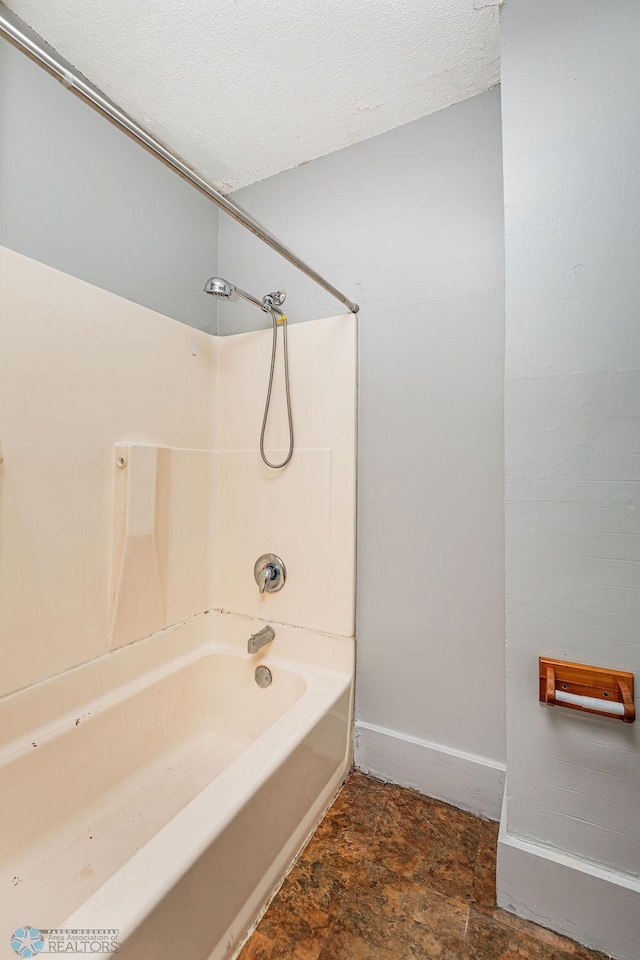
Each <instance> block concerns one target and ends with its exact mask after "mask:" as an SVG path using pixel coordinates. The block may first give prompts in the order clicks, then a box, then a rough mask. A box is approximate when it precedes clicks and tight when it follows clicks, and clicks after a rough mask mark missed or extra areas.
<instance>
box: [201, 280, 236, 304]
mask: <svg viewBox="0 0 640 960" xmlns="http://www.w3.org/2000/svg"><path fill="white" fill-rule="evenodd" d="M235 289H236V288H235V287H234V286H233V284H232V283H229V281H228V280H223V279H222V277H209V279H208V280H207V282H206V283H205V285H204V292H205V293H211V294H213V296H214V297H224V298H225V299H226V300H228V299H229V298H230V297H231V294H232V293H233V292H234V290H235Z"/></svg>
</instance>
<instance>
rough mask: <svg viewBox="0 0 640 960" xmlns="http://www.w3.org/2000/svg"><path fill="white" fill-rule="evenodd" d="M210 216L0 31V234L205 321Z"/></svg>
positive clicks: (102, 283) (208, 208)
mask: <svg viewBox="0 0 640 960" xmlns="http://www.w3.org/2000/svg"><path fill="white" fill-rule="evenodd" d="M2 9H3V13H4V12H5V9H4V8H2ZM217 224H218V211H217V208H216V207H214V206H213V204H211V203H210V202H209V201H208V200H206V199H205V198H204V197H202V196H201V195H200V194H198V193H197V192H196V191H195V190H194V189H193V188H192V187H190V186H189V185H188V184H187V183H185V182H184V181H182V180H181V179H180V178H179V177H178V176H176V175H175V174H173V173H171V171H169V170H168V169H167V168H165V167H164V166H163V165H162V164H161V163H160V161H158V160H156V159H155V158H154V157H152V156H151V155H150V154H148V153H147V152H146V151H145V150H143V149H142V148H141V147H139V146H137V145H136V144H135V143H133V141H131V140H130V139H129V138H128V137H127V136H125V135H124V134H123V133H121V132H120V131H118V130H117V129H116V128H115V127H114V126H112V125H111V124H110V123H108V122H107V121H106V120H105V119H103V118H102V117H100V116H99V115H98V114H96V113H95V112H94V111H93V110H92V109H91V108H90V107H88V106H87V105H86V104H84V103H82V102H81V101H80V100H78V99H77V98H76V97H74V96H73V95H71V94H70V93H69V92H68V91H67V90H65V89H64V87H63V86H62V85H61V84H60V83H58V82H57V81H56V80H54V79H53V78H52V77H50V76H49V75H48V74H47V73H45V72H44V71H43V70H42V69H41V68H40V67H38V66H36V65H35V64H34V63H32V62H31V61H30V60H28V59H27V58H26V57H25V56H24V55H23V54H21V53H20V52H19V51H17V50H16V49H14V48H13V47H12V46H11V45H10V44H9V43H8V42H7V41H5V40H0V244H2V245H3V246H7V247H10V248H11V249H13V250H16V251H18V252H19V253H23V254H25V255H26V256H28V257H32V258H33V259H35V260H40V261H42V262H43V263H47V264H49V265H50V266H52V267H56V268H57V269H59V270H62V271H64V272H66V273H69V274H71V275H73V276H75V277H79V278H81V279H82V280H87V281H88V282H89V283H93V284H96V285H97V286H99V287H102V288H104V289H105V290H110V291H112V292H113V293H117V294H120V295H121V296H123V297H127V298H128V299H129V300H134V301H136V302H137V303H141V304H144V305H145V306H147V307H151V308H152V309H153V310H157V311H159V312H160V313H164V314H167V315H168V316H171V317H175V318H176V319H177V320H182V321H184V322H185V323H189V324H191V325H193V326H195V327H199V328H200V329H202V330H209V331H210V332H213V330H214V329H215V317H216V305H215V304H214V303H213V302H212V298H211V297H206V296H205V295H203V293H202V286H203V283H204V281H205V280H206V278H207V277H208V276H210V275H211V274H212V273H214V272H215V265H216V259H217V234H218V227H217Z"/></svg>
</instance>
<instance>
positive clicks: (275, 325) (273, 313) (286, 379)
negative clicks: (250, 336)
mask: <svg viewBox="0 0 640 960" xmlns="http://www.w3.org/2000/svg"><path fill="white" fill-rule="evenodd" d="M270 313H271V319H272V321H273V340H272V346H271V369H270V371H269V387H268V389H267V399H266V402H265V405H264V416H263V418H262V429H261V431H260V456H261V457H262V459H263V460H264V462H265V463H266V465H267V466H268V467H271V468H272V469H273V470H281V469H282V467H286V465H287V464H288V463H289V460H291V457H292V456H293V419H292V417H291V391H290V390H289V351H288V349H287V318H286V317H284V319H283V320H282V324H281V326H282V346H283V351H284V387H285V392H286V395H287V417H288V419H289V452H288V454H287V456H286V458H285V459H284V460H283V461H282V463H271V462H270V461H269V460H267V457H266V454H265V452H264V434H265V431H266V429H267V420H268V418H269V406H270V404H271V390H272V387H273V372H274V370H275V367H276V349H277V346H278V314H277V313H276V311H275V310H271V311H270Z"/></svg>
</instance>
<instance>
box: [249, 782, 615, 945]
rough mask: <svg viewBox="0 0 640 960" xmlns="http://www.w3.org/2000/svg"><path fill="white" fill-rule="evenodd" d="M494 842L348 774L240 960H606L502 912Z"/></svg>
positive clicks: (418, 799) (489, 833) (492, 835)
mask: <svg viewBox="0 0 640 960" xmlns="http://www.w3.org/2000/svg"><path fill="white" fill-rule="evenodd" d="M497 834H498V826H497V824H495V823H488V822H486V821H484V820H478V819H477V818H476V817H472V816H471V815H470V814H468V813H463V811H462V810H457V809H456V808H455V807H450V806H447V805H446V804H444V803H439V802H438V801H436V800H429V799H427V798H426V797H422V796H420V795H419V794H417V793H414V792H413V791H412V790H405V789H403V788H401V787H394V786H392V785H390V784H385V783H380V782H379V781H377V780H373V779H372V778H370V777H365V776H363V775H362V774H359V773H353V774H352V775H351V777H350V778H349V780H348V781H347V783H346V784H345V787H344V789H343V790H342V792H341V793H340V795H339V796H338V798H337V800H336V801H335V803H334V804H333V806H332V807H331V809H330V810H329V811H328V813H327V815H326V817H325V818H324V820H323V821H322V823H321V824H320V826H319V827H318V829H317V830H316V832H315V835H314V836H313V838H312V840H311V842H310V843H309V845H308V846H307V848H306V849H305V850H304V852H303V853H302V856H301V857H300V859H299V861H298V863H297V864H296V865H295V867H294V868H293V869H292V871H291V873H290V874H289V875H288V877H287V879H286V880H285V882H284V884H283V886H282V887H281V889H280V891H279V893H278V894H277V896H276V897H275V899H274V900H273V902H272V903H271V906H270V907H269V909H268V910H267V912H266V913H265V915H264V917H263V918H262V920H261V921H260V924H259V926H258V928H257V930H256V932H255V933H254V935H253V936H252V938H251V939H250V940H249V942H248V943H247V944H246V946H245V947H244V949H243V951H242V953H241V954H240V960H425V958H429V960H603V958H604V954H601V953H598V952H597V951H593V950H588V949H587V948H586V947H581V946H580V945H579V944H577V943H574V942H573V941H572V940H567V939H565V938H564V937H560V936H558V935H557V934H555V933H551V932H550V931H549V930H545V929H544V928H543V927H538V926H536V925H535V924H533V923H528V922H527V921H525V920H518V919H517V918H516V917H513V916H511V915H510V914H508V913H505V912H504V911H502V910H500V909H498V907H497V906H496V903H495V858H496V842H497Z"/></svg>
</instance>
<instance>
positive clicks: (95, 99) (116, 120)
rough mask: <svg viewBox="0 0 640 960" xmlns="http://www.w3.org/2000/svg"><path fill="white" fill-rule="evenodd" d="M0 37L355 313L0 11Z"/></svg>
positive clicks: (274, 240)
mask: <svg viewBox="0 0 640 960" xmlns="http://www.w3.org/2000/svg"><path fill="white" fill-rule="evenodd" d="M0 36H4V37H6V39H7V40H9V41H10V43H12V44H13V45H14V46H15V47H17V48H18V49H19V50H20V51H21V52H22V53H25V54H26V55H27V56H28V57H30V59H31V60H34V61H35V62H36V63H37V64H38V65H39V66H41V67H43V68H44V69H45V70H46V71H47V72H48V73H50V74H51V75H52V76H54V77H55V78H56V79H57V80H59V81H60V82H61V83H62V85H63V86H64V87H66V88H67V90H70V91H71V93H74V94H75V95H76V96H77V97H79V98H80V99H81V100H84V102H85V103H88V104H89V106H90V107H93V109H94V110H96V111H97V112H98V113H100V114H102V116H103V117H106V118H107V120H110V121H111V123H113V124H114V125H115V126H116V127H118V128H119V129H120V130H122V131H124V133H126V134H127V135H128V136H129V137H131V138H132V140H135V141H136V143H139V144H141V146H143V147H144V148H145V149H146V150H148V151H149V152H150V153H152V154H153V156H155V157H157V158H158V160H161V161H162V162H163V163H164V164H165V165H166V166H167V167H169V168H170V169H171V170H174V171H175V172H176V173H178V174H179V175H180V176H181V177H182V178H183V179H184V180H187V181H188V182H189V183H191V184H192V185H193V186H194V187H195V188H196V189H197V190H199V191H200V193H202V194H204V196H205V197H208V198H209V200H212V201H213V203H215V204H216V206H218V207H220V209H221V210H224V212H225V213H226V214H228V216H230V217H233V219H234V220H235V221H236V222H237V223H239V224H241V225H242V226H243V227H245V229H247V230H249V231H250V232H251V233H253V234H254V236H256V237H258V239H259V240H262V242H263V243H266V244H267V246H268V247H271V249H272V250H275V251H276V253H279V254H280V256H281V257H284V258H285V260H288V261H289V263H292V264H293V266H294V267H297V268H298V270H301V271H302V273H305V274H306V275H307V276H308V277H309V278H310V279H311V280H313V281H314V282H315V283H317V284H318V286H320V287H323V289H324V290H326V291H327V292H328V293H330V294H331V296H332V297H335V298H336V300H339V301H340V303H343V304H344V305H345V307H347V308H348V309H349V310H350V311H351V313H357V312H358V310H359V307H358V304H357V303H354V302H353V301H352V300H350V299H349V298H348V297H346V296H345V295H344V293H341V292H340V291H339V290H338V289H336V287H334V286H333V284H331V283H329V281H328V280H325V279H324V277H322V276H321V275H320V274H319V273H317V272H316V271H315V270H314V269H313V267H310V266H309V265H308V264H307V263H305V262H304V260H301V259H300V257H298V256H297V255H296V254H295V253H294V252H293V250H290V249H289V248H288V247H287V246H285V244H284V243H281V242H280V240H278V238H277V237H274V235H273V234H272V233H270V232H269V231H268V230H267V229H266V228H265V227H263V226H262V224H260V223H258V221H257V220H254V219H253V217H252V216H250V215H249V214H248V213H245V211H244V210H243V209H242V208H241V207H239V206H238V205H237V204H235V203H233V201H231V200H228V199H227V198H226V197H225V196H224V194H222V193H219V192H218V190H216V189H215V187H212V186H211V185H210V184H209V183H207V181H206V180H204V179H203V178H202V177H200V176H199V175H198V174H197V173H195V172H194V171H193V170H191V169H190V168H189V167H188V166H187V165H186V164H185V163H183V162H182V160H180V159H179V158H178V157H176V156H175V155H174V154H172V153H171V152H170V151H169V150H167V149H166V147H164V146H163V145H162V144H161V143H160V141H159V140H156V139H155V137H152V136H151V134H150V133H147V131H146V130H145V129H144V128H143V127H141V126H140V125H139V124H137V123H136V122H135V121H134V120H132V119H131V117H129V116H127V114H126V113H124V112H123V111H122V110H120V109H119V108H118V107H116V106H115V105H114V104H112V103H110V102H109V100H107V99H106V98H105V97H103V96H102V95H101V94H100V93H98V92H97V91H96V90H93V89H92V88H91V87H90V86H89V84H87V83H85V82H84V80H82V79H81V77H79V76H78V75H77V74H76V73H74V72H73V70H70V69H69V68H68V67H65V66H64V65H63V64H62V63H60V62H59V61H58V60H56V59H55V57H52V56H51V55H50V54H49V53H47V52H46V50H43V49H42V47H40V46H38V44H37V43H35V42H34V41H33V40H31V38H30V37H28V36H26V34H24V33H23V32H22V31H21V30H19V29H18V28H17V27H16V26H15V25H14V24H13V23H11V21H9V20H7V18H6V17H4V16H2V15H1V14H0Z"/></svg>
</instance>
